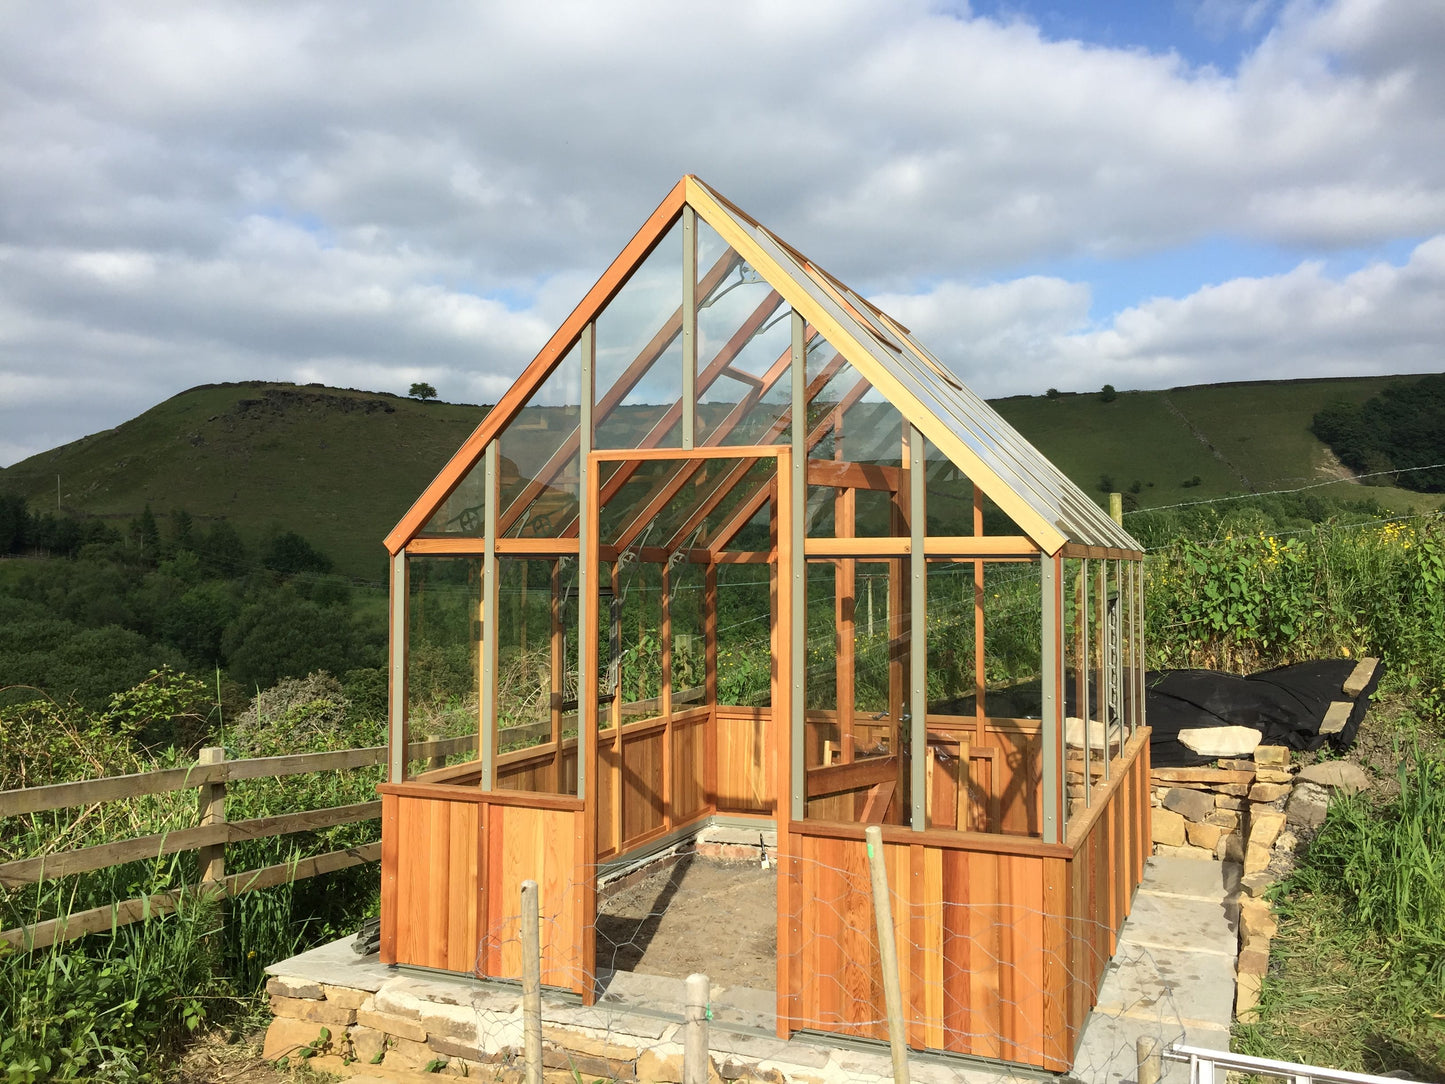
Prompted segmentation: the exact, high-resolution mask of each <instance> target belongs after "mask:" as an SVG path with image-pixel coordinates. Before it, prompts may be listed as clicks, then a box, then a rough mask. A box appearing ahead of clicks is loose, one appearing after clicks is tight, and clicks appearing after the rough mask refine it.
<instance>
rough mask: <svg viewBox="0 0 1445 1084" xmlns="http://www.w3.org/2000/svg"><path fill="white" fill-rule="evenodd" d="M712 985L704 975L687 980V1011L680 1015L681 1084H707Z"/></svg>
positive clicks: (690, 976)
mask: <svg viewBox="0 0 1445 1084" xmlns="http://www.w3.org/2000/svg"><path fill="white" fill-rule="evenodd" d="M711 998H712V984H711V983H710V982H709V981H708V977H707V976H706V975H689V976H688V977H687V1008H686V1010H685V1011H684V1015H683V1021H684V1023H683V1028H684V1029H685V1031H684V1034H683V1047H682V1080H683V1084H707V1081H708V1053H707V1016H708V1002H709V1001H710V1000H711Z"/></svg>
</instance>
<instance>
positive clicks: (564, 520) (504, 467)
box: [497, 346, 582, 538]
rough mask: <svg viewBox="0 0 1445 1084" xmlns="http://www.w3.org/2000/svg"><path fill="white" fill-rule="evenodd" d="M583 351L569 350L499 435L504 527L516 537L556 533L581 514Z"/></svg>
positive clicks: (501, 523)
mask: <svg viewBox="0 0 1445 1084" xmlns="http://www.w3.org/2000/svg"><path fill="white" fill-rule="evenodd" d="M581 394H582V355H581V351H580V350H579V348H577V347H575V346H574V347H573V348H572V349H571V350H570V351H568V353H567V356H566V357H565V358H563V359H562V361H561V362H560V363H559V364H558V366H557V368H556V369H554V370H553V371H552V375H551V376H549V377H548V378H547V379H546V381H544V382H543V384H542V386H541V387H539V388H538V389H537V390H536V392H535V393H534V394H533V395H532V398H531V399H529V400H528V401H527V405H526V406H524V407H523V408H522V409H521V410H520V411H519V412H518V413H517V416H516V417H515V418H514V419H513V420H512V421H511V422H510V423H509V424H508V425H507V427H506V429H504V430H503V431H502V433H501V436H500V437H499V438H498V439H499V440H500V450H501V461H500V463H499V464H498V467H499V470H498V474H499V476H500V477H499V479H498V485H499V489H500V491H501V502H500V505H499V509H500V513H499V514H500V519H499V521H498V524H497V526H498V529H499V531H500V533H501V534H502V535H504V536H509V537H512V538H556V537H558V536H559V535H560V534H561V532H562V530H563V529H564V528H565V527H567V526H569V525H571V524H572V523H573V522H574V521H575V520H576V518H577V485H578V471H577V426H578V423H579V422H580V420H581V416H582V408H581V405H580V404H581V401H582V400H581Z"/></svg>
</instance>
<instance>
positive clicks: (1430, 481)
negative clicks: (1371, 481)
mask: <svg viewBox="0 0 1445 1084" xmlns="http://www.w3.org/2000/svg"><path fill="white" fill-rule="evenodd" d="M1311 429H1312V431H1313V432H1314V434H1315V436H1317V437H1319V438H1320V440H1322V441H1324V442H1325V443H1326V444H1328V445H1329V446H1330V449H1331V450H1332V451H1333V452H1334V453H1335V455H1337V456H1339V457H1340V461H1341V462H1342V463H1344V464H1345V465H1346V466H1347V467H1349V468H1351V469H1352V470H1355V471H1357V472H1359V473H1361V474H1373V475H1377V476H1379V478H1378V479H1377V480H1379V481H1381V482H1382V484H1389V485H1398V486H1400V487H1401V488H1403V489H1413V490H1415V491H1416V492H1418V493H1445V373H1442V374H1440V375H1438V376H1427V377H1425V378H1424V379H1423V380H1419V381H1417V382H1415V383H1413V384H1398V385H1395V386H1394V387H1387V388H1385V389H1384V391H1382V392H1381V393H1380V394H1379V395H1376V396H1374V397H1373V398H1370V399H1367V400H1365V401H1364V402H1363V403H1359V404H1355V403H1348V402H1337V403H1333V404H1331V405H1330V406H1328V407H1326V408H1325V409H1324V410H1322V411H1320V412H1319V413H1318V414H1316V415H1315V417H1314V424H1313V425H1312V426H1311ZM1422 467H1424V468H1428V469H1424V470H1421V469H1411V468H1422ZM1395 472H1399V474H1398V480H1397V478H1396V473H1395Z"/></svg>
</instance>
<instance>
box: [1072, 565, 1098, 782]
mask: <svg viewBox="0 0 1445 1084" xmlns="http://www.w3.org/2000/svg"><path fill="white" fill-rule="evenodd" d="M1076 596H1077V599H1078V604H1079V646H1078V658H1077V659H1076V660H1075V661H1074V667H1075V669H1076V670H1077V671H1078V674H1079V676H1078V677H1076V678H1075V679H1074V680H1075V684H1076V685H1077V686H1078V689H1079V720H1080V722H1081V724H1082V725H1083V729H1084V734H1083V738H1082V739H1081V740H1082V742H1083V749H1084V808H1085V809H1088V808H1090V807H1091V806H1093V804H1094V771H1093V764H1094V750H1093V747H1092V745H1091V744H1090V742H1089V730H1090V727H1089V682H1090V679H1091V675H1090V670H1091V668H1092V667H1093V662H1094V660H1093V658H1092V654H1093V653H1092V652H1091V651H1090V650H1089V633H1090V631H1091V630H1090V628H1089V624H1090V622H1089V605H1090V603H1089V599H1090V597H1091V592H1090V590H1089V559H1088V558H1087V557H1084V558H1082V559H1080V561H1079V587H1078V590H1077V591H1076Z"/></svg>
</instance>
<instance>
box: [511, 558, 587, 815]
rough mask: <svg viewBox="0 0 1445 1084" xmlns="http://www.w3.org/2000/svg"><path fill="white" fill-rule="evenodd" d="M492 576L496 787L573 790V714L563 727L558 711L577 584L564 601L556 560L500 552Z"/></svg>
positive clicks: (574, 622)
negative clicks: (494, 577)
mask: <svg viewBox="0 0 1445 1084" xmlns="http://www.w3.org/2000/svg"><path fill="white" fill-rule="evenodd" d="M571 564H572V565H573V567H574V570H575V564H576V562H575V561H573V562H571ZM574 575H575V571H574ZM497 578H498V591H497V743H496V751H497V765H496V786H497V789H498V790H525V791H532V792H537V793H544V794H561V793H575V788H576V784H577V778H576V767H577V741H576V728H577V723H576V716H575V710H574V712H573V713H572V718H571V721H570V727H569V725H568V721H567V719H566V718H565V717H564V715H563V711H562V704H563V700H564V695H565V693H564V680H563V677H564V673H565V670H564V668H563V667H564V663H563V652H564V648H563V636H564V629H565V628H566V627H567V626H566V624H565V621H566V620H567V618H568V617H570V618H571V622H572V628H573V629H574V630H575V628H576V608H575V598H576V593H575V589H574V591H573V592H572V599H573V600H574V601H573V602H572V603H571V605H566V604H564V598H565V592H566V586H565V584H564V581H563V579H562V575H561V570H560V567H559V562H558V561H557V560H555V559H532V560H524V559H514V558H506V557H503V558H498V560H497ZM573 586H574V588H575V584H574V585H573ZM569 611H570V613H569ZM574 688H575V684H574ZM567 729H570V730H571V735H570V739H571V740H570V741H567V740H565V739H566V738H567V737H568V735H567V734H566V730H567Z"/></svg>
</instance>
